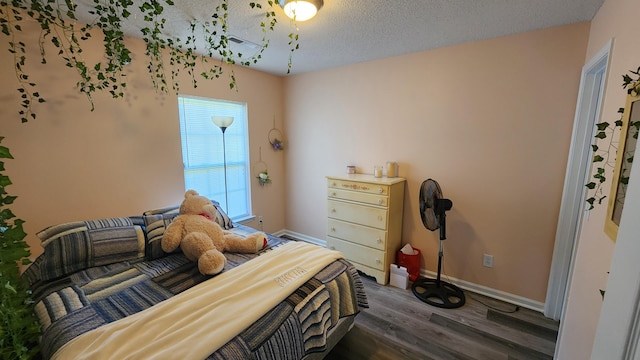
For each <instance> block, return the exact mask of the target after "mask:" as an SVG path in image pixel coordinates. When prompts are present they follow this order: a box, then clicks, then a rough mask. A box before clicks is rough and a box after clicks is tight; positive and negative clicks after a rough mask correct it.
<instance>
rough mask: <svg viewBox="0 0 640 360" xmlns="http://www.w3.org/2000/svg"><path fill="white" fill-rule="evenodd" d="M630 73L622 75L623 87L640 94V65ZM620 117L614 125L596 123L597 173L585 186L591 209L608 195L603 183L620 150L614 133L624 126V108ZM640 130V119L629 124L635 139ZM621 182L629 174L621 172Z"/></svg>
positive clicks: (626, 181)
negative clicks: (604, 190) (603, 189)
mask: <svg viewBox="0 0 640 360" xmlns="http://www.w3.org/2000/svg"><path fill="white" fill-rule="evenodd" d="M629 73H630V74H631V75H629V74H625V75H623V76H622V88H623V89H626V90H627V94H629V95H634V96H637V95H640V67H638V69H637V70H635V71H633V70H629ZM618 114H619V116H620V117H619V119H618V120H616V121H615V122H614V123H613V125H612V124H610V123H608V122H606V121H603V122H601V123H598V124H596V135H595V136H594V138H595V139H596V140H595V143H594V144H592V145H591V149H592V150H593V154H594V155H593V163H594V164H595V165H597V166H596V169H595V173H594V174H593V175H592V178H593V180H592V181H590V182H589V183H587V184H586V185H585V186H586V187H587V189H589V190H588V191H589V193H590V194H591V195H588V198H587V200H586V201H587V203H588V204H589V210H591V209H593V208H594V207H595V204H598V205H600V204H602V201H603V200H604V199H605V198H606V197H607V196H606V195H604V194H603V192H602V185H604V183H605V182H606V181H607V177H606V169H607V168H610V169H614V168H615V161H616V159H615V157H616V156H617V152H618V143H617V142H614V139H613V134H614V133H615V132H616V130H617V129H620V128H621V127H622V117H623V115H624V108H619V109H618ZM639 130H640V121H636V122H633V123H630V124H629V131H631V132H632V133H631V136H632V137H633V138H634V139H638V132H639ZM605 139H608V140H609V141H608V143H605V146H604V147H600V146H599V145H598V144H599V143H600V142H603V141H605ZM626 161H628V162H633V157H631V158H629V159H626ZM620 182H621V183H622V184H627V183H628V182H629V176H628V175H624V174H621V177H620Z"/></svg>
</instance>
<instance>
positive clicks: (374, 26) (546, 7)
mask: <svg viewBox="0 0 640 360" xmlns="http://www.w3.org/2000/svg"><path fill="white" fill-rule="evenodd" d="M83 2H84V3H85V4H91V3H92V0H81V1H80V3H83ZM134 2H138V1H137V0H134ZM229 2H230V6H229V29H230V32H231V34H232V35H233V36H236V37H238V38H241V39H244V40H248V41H251V42H256V43H260V39H261V38H262V32H261V29H260V27H259V26H258V25H259V24H258V20H259V19H261V15H260V13H259V11H257V10H255V9H251V8H250V7H249V6H248V3H249V1H247V0H230V1H229ZM262 2H263V3H266V1H262ZM603 2H604V0H325V1H324V6H323V7H322V9H320V11H319V12H318V15H316V17H314V18H313V19H311V20H309V21H306V22H301V23H299V24H297V27H298V33H299V36H300V49H299V50H297V51H295V52H294V55H293V68H292V71H291V73H292V74H300V73H304V72H310V71H316V70H322V69H327V68H332V67H337V66H343V65H347V64H353V63H358V62H363V61H368V60H374V59H381V58H385V57H390V56H396V55H402V54H407V53H413V52H418V51H423V50H429V49H434V48H439V47H444V46H450V45H454V44H460V43H465V42H470V41H476V40H481V39H488V38H494V37H499V36H504V35H510V34H515V33H520V32H525V31H531V30H537V29H543V28H547V27H552V26H558V25H566V24H571V23H576V22H581V21H589V20H591V19H592V18H593V16H594V15H595V13H596V12H597V11H598V9H599V8H600V6H601V5H602V3H603ZM175 3H176V9H175V10H174V9H171V12H170V13H169V17H170V19H169V21H168V23H167V25H166V30H167V32H169V33H170V34H171V35H172V36H178V37H182V38H185V37H186V36H187V31H188V29H189V26H188V24H189V22H190V21H191V20H192V19H194V18H195V19H200V20H206V19H207V18H208V14H210V13H212V11H213V9H214V8H215V6H216V4H217V3H219V1H217V0H175ZM275 11H276V13H277V19H278V24H277V25H276V28H275V31H274V32H273V33H270V34H269V38H270V45H269V47H268V48H267V50H266V51H265V53H264V54H263V59H261V60H260V62H259V63H258V64H255V65H252V66H251V67H252V68H254V69H258V70H262V71H265V72H269V73H272V74H278V75H284V74H286V72H287V62H288V58H289V52H290V51H289V45H288V41H289V38H288V34H289V33H290V32H292V31H293V30H292V29H293V27H292V26H293V25H292V24H291V22H290V21H289V19H288V18H287V17H286V16H285V15H284V13H283V12H282V9H281V8H280V7H276V8H275ZM135 18H136V17H132V18H130V19H129V23H130V24H129V25H128V26H129V32H128V33H129V34H130V35H132V36H139V35H138V33H139V30H137V29H139V26H138V25H137V24H136V23H135V21H136V20H135ZM237 50H238V51H241V52H243V53H251V52H252V50H251V49H249V48H245V47H244V46H242V45H239V46H238V48H237Z"/></svg>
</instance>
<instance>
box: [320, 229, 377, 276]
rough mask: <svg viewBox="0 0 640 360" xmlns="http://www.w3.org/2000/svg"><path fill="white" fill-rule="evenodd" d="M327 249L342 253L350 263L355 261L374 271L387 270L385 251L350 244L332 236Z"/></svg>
mask: <svg viewBox="0 0 640 360" xmlns="http://www.w3.org/2000/svg"><path fill="white" fill-rule="evenodd" d="M327 247H328V248H329V249H332V250H338V251H340V252H341V253H343V254H344V256H345V257H346V258H347V259H349V260H350V261H354V262H357V263H360V264H362V265H366V266H368V267H371V268H374V269H378V270H385V267H384V262H385V258H384V256H385V252H384V251H381V250H376V249H372V248H370V247H366V246H362V245H358V244H354V243H350V242H348V241H343V240H340V239H336V238H334V237H331V236H328V237H327Z"/></svg>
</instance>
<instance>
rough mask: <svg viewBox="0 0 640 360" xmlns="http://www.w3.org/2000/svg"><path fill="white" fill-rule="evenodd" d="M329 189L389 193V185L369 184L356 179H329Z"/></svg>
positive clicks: (379, 193)
mask: <svg viewBox="0 0 640 360" xmlns="http://www.w3.org/2000/svg"><path fill="white" fill-rule="evenodd" d="M328 187H329V189H342V190H351V191H360V192H365V193H369V194H378V195H389V185H381V184H371V183H364V182H358V181H349V180H339V179H329V180H328Z"/></svg>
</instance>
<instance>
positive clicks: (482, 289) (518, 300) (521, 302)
mask: <svg viewBox="0 0 640 360" xmlns="http://www.w3.org/2000/svg"><path fill="white" fill-rule="evenodd" d="M273 234H274V235H276V236H282V235H288V236H291V237H292V238H296V239H299V240H302V241H305V242H308V243H311V244H315V245H320V246H325V247H326V246H327V242H326V241H325V240H321V239H318V238H314V237H312V236H309V235H305V234H300V233H297V232H295V231H291V230H287V229H283V230H280V231H278V232H275V233H273ZM420 275H421V276H424V277H428V278H432V279H435V278H436V276H437V274H436V273H435V272H433V271H428V270H425V269H420ZM443 280H444V281H447V282H451V283H452V284H454V285H456V286H458V287H460V288H462V289H464V290H469V291H473V292H474V293H476V294H480V295H484V296H488V297H490V298H493V299H496V300H501V301H504V302H508V303H510V304H514V305H518V306H522V307H525V308H527V309H531V310H534V311H538V312H543V311H544V303H542V302H539V301H535V300H531V299H528V298H525V297H522V296H519V295H514V294H510V293H508V292H504V291H500V290H496V289H492V288H490V287H486V286H484V285H478V284H474V283H472V282H468V281H464V280H459V279H456V278H453V277H450V276H447V277H446V278H445V279H443Z"/></svg>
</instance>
